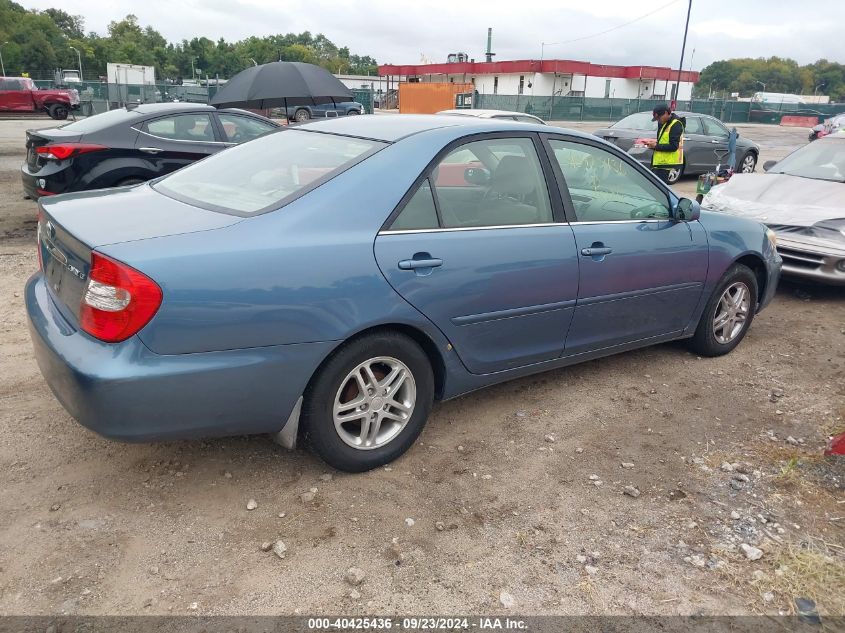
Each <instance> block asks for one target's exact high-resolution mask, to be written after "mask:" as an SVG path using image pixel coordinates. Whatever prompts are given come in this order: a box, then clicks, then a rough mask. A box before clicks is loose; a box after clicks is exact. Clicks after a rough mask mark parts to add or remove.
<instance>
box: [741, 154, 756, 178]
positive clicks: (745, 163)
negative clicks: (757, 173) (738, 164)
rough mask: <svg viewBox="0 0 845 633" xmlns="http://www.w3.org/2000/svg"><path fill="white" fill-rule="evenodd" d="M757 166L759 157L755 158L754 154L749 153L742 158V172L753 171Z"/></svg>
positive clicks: (748, 172)
mask: <svg viewBox="0 0 845 633" xmlns="http://www.w3.org/2000/svg"><path fill="white" fill-rule="evenodd" d="M756 166H757V159H756V158H754V154H749V155H748V156H746V157H745V158H744V159H742V173H743V174H750V173H752V172H753V171H754V168H755V167H756Z"/></svg>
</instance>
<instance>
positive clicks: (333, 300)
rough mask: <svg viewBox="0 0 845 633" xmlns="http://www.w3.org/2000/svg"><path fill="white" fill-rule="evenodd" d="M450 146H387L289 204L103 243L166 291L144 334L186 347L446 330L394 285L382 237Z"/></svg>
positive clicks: (426, 141)
mask: <svg viewBox="0 0 845 633" xmlns="http://www.w3.org/2000/svg"><path fill="white" fill-rule="evenodd" d="M425 136H426V137H428V136H430V135H428V134H427V135H425ZM431 136H436V134H434V135H431ZM441 146H442V145H441V144H440V143H438V141H437V140H436V139H431V138H419V139H417V138H411V139H408V140H406V141H404V142H403V143H402V144H401V145H393V146H389V147H387V148H385V149H383V150H382V151H381V152H379V153H377V154H375V155H374V156H372V157H370V158H369V159H367V160H366V161H364V162H363V163H360V164H359V165H357V166H356V167H353V168H352V169H350V170H349V171H347V172H345V173H343V174H341V175H339V176H337V177H336V178H334V179H333V180H331V181H329V182H327V183H326V184H324V185H322V186H321V187H319V188H318V189H316V190H314V191H312V192H311V193H310V194H307V195H305V196H304V197H302V198H300V199H299V200H296V201H294V202H293V203H291V204H289V205H287V206H286V207H284V208H282V209H280V210H278V211H273V212H270V213H265V214H263V215H259V216H256V217H251V218H247V219H245V220H243V221H241V222H239V223H238V224H235V225H233V226H229V227H227V228H221V229H216V230H210V231H202V232H197V233H191V234H183V235H175V236H171V237H162V238H155V239H150V240H140V241H136V242H126V243H121V244H113V245H109V246H104V247H101V249H100V250H102V251H104V252H105V253H106V254H108V255H111V256H113V257H115V258H117V259H119V260H122V261H125V262H127V263H129V264H130V265H132V266H135V267H136V268H138V269H139V270H141V271H142V272H144V273H145V274H147V275H149V276H150V277H152V278H153V279H154V280H155V281H156V282H157V283H159V285H160V286H161V288H162V290H163V294H164V300H163V303H162V306H161V308H160V309H159V312H158V313H157V314H156V316H155V317H154V318H153V320H152V321H151V322H150V324H149V325H148V326H147V327H146V328H144V329H143V330H142V331H141V333H140V337H141V339H142V340H143V341H144V343H145V344H146V345H148V346H149V347H150V349H152V350H153V351H155V352H158V353H161V354H182V353H191V352H202V351H213V350H223V349H240V348H247V347H257V346H265V345H283V344H292V343H310V342H318V341H341V340H344V339H346V338H348V337H349V336H351V335H353V334H355V333H356V332H358V331H361V330H363V329H366V328H368V327H370V326H373V325H377V324H380V323H407V324H409V325H411V324H414V325H418V326H420V327H422V328H424V329H426V330H427V332H429V333H430V334H431V336H432V338H434V337H436V336H437V335H438V334H437V331H436V329H435V328H433V326H431V324H430V323H429V322H428V321H427V320H426V319H425V318H424V317H422V315H421V314H419V313H418V312H417V311H416V310H415V309H413V308H412V307H411V306H410V305H409V304H407V303H406V302H405V301H404V300H403V299H401V297H399V295H397V294H396V293H395V292H394V291H393V289H392V288H391V287H390V286H389V285H388V283H387V281H386V280H385V279H384V276H383V275H382V273H381V271H380V270H379V268H378V266H377V265H376V262H375V257H374V255H373V243H374V241H375V236H376V233H377V232H378V230H379V228H380V227H381V225H382V223H383V222H384V220H385V219H386V218H387V216H388V215H389V214H390V212H391V211H392V210H393V208H394V207H395V206H396V204H398V202H399V200H400V199H401V198H402V196H403V195H404V194H405V192H406V191H407V189H408V188H409V187H410V186H411V185H412V183H413V181H414V179H415V178H416V177H417V175H418V174H419V173H420V172H421V171H422V169H423V168H424V167H425V166H426V164H427V163H428V161H429V160H430V159H431V157H432V156H433V154H434V153H435V151H436V150H437V149H439V147H441ZM151 202H153V201H151ZM153 203H154V202H153ZM444 346H445V344H444Z"/></svg>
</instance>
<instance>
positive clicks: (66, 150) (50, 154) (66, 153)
mask: <svg viewBox="0 0 845 633" xmlns="http://www.w3.org/2000/svg"><path fill="white" fill-rule="evenodd" d="M101 149H108V148H107V147H104V146H103V145H95V144H93V143H57V144H56V145H41V146H39V147H36V148H35V153H36V154H38V155H39V156H42V157H43V158H46V159H48V160H65V159H66V158H70V157H71V156H79V154H87V153H89V152H99V151H100V150H101Z"/></svg>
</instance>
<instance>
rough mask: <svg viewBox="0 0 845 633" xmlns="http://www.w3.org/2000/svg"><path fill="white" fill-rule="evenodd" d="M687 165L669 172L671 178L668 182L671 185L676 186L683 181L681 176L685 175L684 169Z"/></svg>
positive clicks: (668, 178)
mask: <svg viewBox="0 0 845 633" xmlns="http://www.w3.org/2000/svg"><path fill="white" fill-rule="evenodd" d="M685 166H686V165H682V166H680V167H674V168H672V169H670V170H669V176H668V177H667V181H668V182H669V184H670V185H674V184H675V183H676V182H678V181H679V180H680V179H681V176H683V175H684V167H685Z"/></svg>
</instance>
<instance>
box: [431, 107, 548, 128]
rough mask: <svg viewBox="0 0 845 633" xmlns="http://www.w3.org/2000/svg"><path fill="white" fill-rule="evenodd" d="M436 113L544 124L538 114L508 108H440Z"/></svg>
mask: <svg viewBox="0 0 845 633" xmlns="http://www.w3.org/2000/svg"><path fill="white" fill-rule="evenodd" d="M437 114H458V115H460V116H474V117H478V118H480V119H504V120H507V121H521V122H522V123H535V124H537V125H545V124H546V122H545V121H543V119H541V118H540V117H538V116H534V115H533V114H527V113H525V112H511V111H509V110H484V109H481V108H479V109H474V108H461V109H457V110H441V111H440V112H438V113H437Z"/></svg>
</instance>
